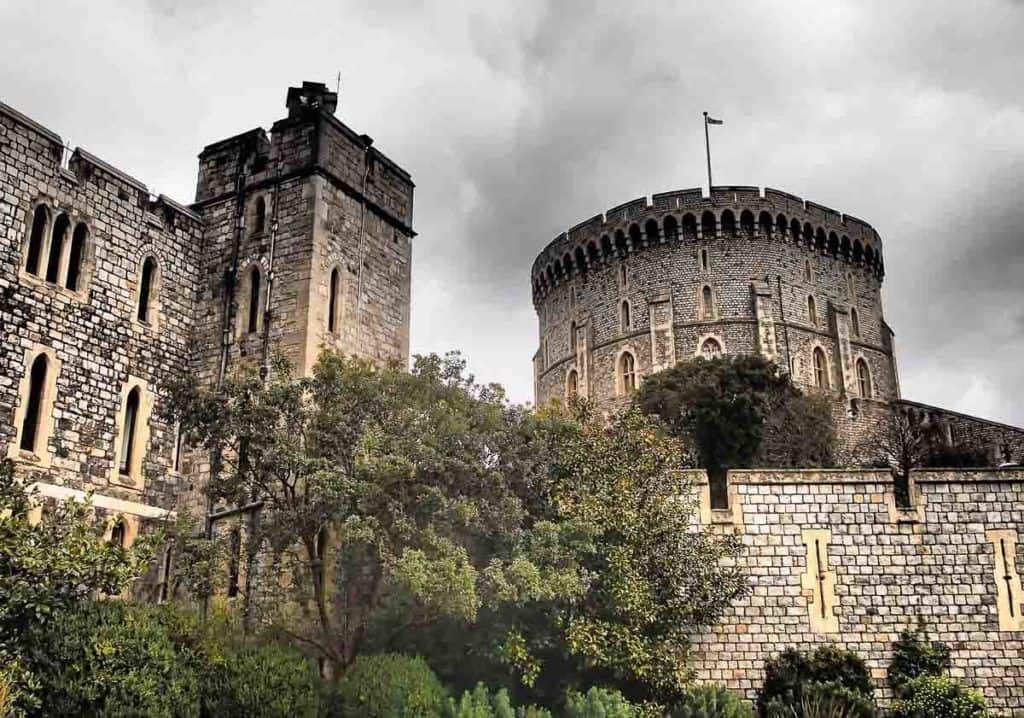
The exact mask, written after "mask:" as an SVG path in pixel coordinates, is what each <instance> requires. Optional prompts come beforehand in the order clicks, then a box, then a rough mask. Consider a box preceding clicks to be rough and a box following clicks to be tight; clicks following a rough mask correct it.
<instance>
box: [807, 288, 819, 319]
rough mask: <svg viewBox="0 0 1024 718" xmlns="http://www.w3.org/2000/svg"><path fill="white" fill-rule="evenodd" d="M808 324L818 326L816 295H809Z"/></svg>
mask: <svg viewBox="0 0 1024 718" xmlns="http://www.w3.org/2000/svg"><path fill="white" fill-rule="evenodd" d="M807 322H808V323H809V324H810V325H811V326H812V327H816V326H818V304H817V302H815V301H814V295H812V294H808V295H807Z"/></svg>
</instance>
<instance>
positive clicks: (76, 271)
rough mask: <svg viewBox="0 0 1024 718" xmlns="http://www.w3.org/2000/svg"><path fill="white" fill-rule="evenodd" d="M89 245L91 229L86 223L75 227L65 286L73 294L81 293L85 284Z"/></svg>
mask: <svg viewBox="0 0 1024 718" xmlns="http://www.w3.org/2000/svg"><path fill="white" fill-rule="evenodd" d="M88 243H89V227H87V226H86V224H85V223H84V222H79V223H78V224H77V225H76V226H75V231H74V234H72V235H71V249H70V250H69V251H68V269H67V274H66V275H65V280H64V286H65V287H67V288H68V289H70V290H71V291H72V292H77V291H79V290H80V289H81V288H82V286H83V284H84V281H83V280H84V274H85V260H86V250H87V249H88Z"/></svg>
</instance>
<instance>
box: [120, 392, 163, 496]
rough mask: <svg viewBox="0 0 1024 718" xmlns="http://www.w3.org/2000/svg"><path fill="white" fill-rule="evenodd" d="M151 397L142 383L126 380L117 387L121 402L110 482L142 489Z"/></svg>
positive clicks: (151, 407)
mask: <svg viewBox="0 0 1024 718" xmlns="http://www.w3.org/2000/svg"><path fill="white" fill-rule="evenodd" d="M152 411H153V397H152V394H151V393H150V391H149V388H148V385H147V384H146V382H145V381H143V380H141V379H138V378H135V377H129V378H128V380H127V381H126V382H125V383H124V385H123V386H122V387H121V403H120V408H119V410H118V414H117V417H116V420H115V421H116V423H115V426H116V428H117V433H116V435H115V441H114V457H113V459H114V460H113V466H112V468H111V473H110V481H111V483H114V484H118V485H121V486H129V487H132V488H135V489H141V488H142V478H143V477H142V473H143V466H144V463H145V459H146V451H147V448H148V446H149V418H150V415H151V414H152Z"/></svg>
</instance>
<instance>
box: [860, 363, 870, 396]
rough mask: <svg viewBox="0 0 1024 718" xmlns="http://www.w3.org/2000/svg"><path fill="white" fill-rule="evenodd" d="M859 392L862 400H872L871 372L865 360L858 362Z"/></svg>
mask: <svg viewBox="0 0 1024 718" xmlns="http://www.w3.org/2000/svg"><path fill="white" fill-rule="evenodd" d="M857 391H858V393H859V394H860V397H861V398H862V399H870V398H871V370H870V369H868V363H867V362H866V361H864V360H863V359H858V360H857Z"/></svg>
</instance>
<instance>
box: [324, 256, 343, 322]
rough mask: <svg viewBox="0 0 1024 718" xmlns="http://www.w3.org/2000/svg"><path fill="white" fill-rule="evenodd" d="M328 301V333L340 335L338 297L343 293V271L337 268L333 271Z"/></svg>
mask: <svg viewBox="0 0 1024 718" xmlns="http://www.w3.org/2000/svg"><path fill="white" fill-rule="evenodd" d="M328 291H329V299H328V301H327V331H329V332H330V333H331V334H337V333H338V324H339V322H338V295H339V294H340V292H341V271H340V270H339V269H338V268H337V267H335V268H334V269H332V270H331V286H330V288H329V290H328Z"/></svg>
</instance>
